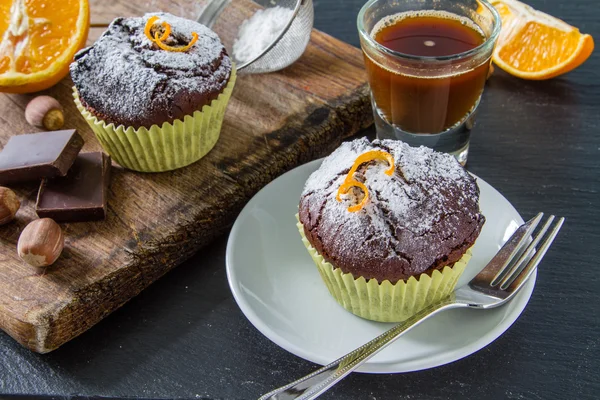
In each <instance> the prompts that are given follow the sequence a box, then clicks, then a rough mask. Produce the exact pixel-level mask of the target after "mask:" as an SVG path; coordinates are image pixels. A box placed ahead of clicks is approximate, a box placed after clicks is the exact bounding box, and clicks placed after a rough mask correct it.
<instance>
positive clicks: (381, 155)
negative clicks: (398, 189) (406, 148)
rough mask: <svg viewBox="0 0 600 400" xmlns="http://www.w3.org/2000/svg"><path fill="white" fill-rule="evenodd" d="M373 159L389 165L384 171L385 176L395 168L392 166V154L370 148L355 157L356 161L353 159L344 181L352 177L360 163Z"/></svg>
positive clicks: (390, 173)
mask: <svg viewBox="0 0 600 400" xmlns="http://www.w3.org/2000/svg"><path fill="white" fill-rule="evenodd" d="M373 160H382V161H387V162H388V164H389V166H390V167H389V168H388V169H387V170H386V171H385V174H386V175H387V176H392V174H393V173H394V169H395V168H396V167H395V166H394V157H392V155H391V154H390V153H388V152H387V151H382V150H371V151H367V152H366V153H362V154H361V155H360V156H358V157H356V161H354V165H353V166H352V168H351V169H350V172H348V176H347V177H346V181H348V180H350V179H352V175H354V173H355V172H356V170H357V169H358V168H359V167H360V166H361V165H363V164H364V163H367V162H369V161H373Z"/></svg>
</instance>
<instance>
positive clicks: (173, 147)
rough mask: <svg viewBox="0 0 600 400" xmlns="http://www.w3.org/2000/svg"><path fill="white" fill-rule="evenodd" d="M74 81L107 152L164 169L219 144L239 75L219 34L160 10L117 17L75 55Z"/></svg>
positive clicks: (127, 162) (143, 167) (137, 166)
mask: <svg viewBox="0 0 600 400" xmlns="http://www.w3.org/2000/svg"><path fill="white" fill-rule="evenodd" d="M71 78H72V79H73V82H74V84H75V91H74V95H75V98H76V103H77V105H78V108H79V110H80V111H81V112H82V114H83V115H84V117H85V118H86V120H87V121H88V123H89V124H90V126H91V127H92V129H93V130H94V132H95V133H96V135H97V137H98V139H99V140H100V142H101V144H102V145H103V147H105V149H106V151H107V152H108V153H110V154H111V155H112V156H113V157H114V159H115V160H116V161H117V162H118V163H119V164H121V165H123V166H125V167H127V168H130V169H134V170H138V171H152V172H156V171H164V170H170V169H175V168H179V167H182V166H185V165H188V164H190V163H192V162H194V161H197V160H198V159H199V158H201V157H202V156H204V155H205V154H206V153H207V152H208V151H209V150H210V149H211V148H212V147H213V146H214V144H215V143H216V141H217V139H218V136H219V132H220V128H221V123H222V120H223V115H224V111H225V108H226V106H227V103H228V101H229V98H230V95H231V91H232V90H233V86H234V83H235V78H236V74H235V66H234V65H233V63H232V61H231V59H230V58H229V56H228V55H227V51H226V50H225V47H224V46H223V44H222V43H221V41H220V40H219V37H218V36H217V34H216V33H214V32H213V31H211V30H210V29H208V28H207V27H205V26H204V25H201V24H199V23H197V22H194V21H190V20H187V19H184V18H179V17H176V16H174V15H171V14H167V13H155V14H146V15H144V16H143V17H139V18H116V19H115V20H114V21H113V22H112V23H111V24H110V26H109V27H108V29H107V31H106V32H104V33H103V34H102V36H101V37H100V38H99V39H98V41H96V43H94V45H92V46H90V47H88V48H86V49H83V50H81V51H80V52H79V53H78V54H77V55H76V56H75V61H74V62H73V63H72V64H71Z"/></svg>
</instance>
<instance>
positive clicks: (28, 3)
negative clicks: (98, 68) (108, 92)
mask: <svg viewBox="0 0 600 400" xmlns="http://www.w3.org/2000/svg"><path fill="white" fill-rule="evenodd" d="M89 28H90V7H89V4H88V0H52V1H48V0H0V38H1V41H0V91H2V92H9V93H30V92H37V91H40V90H44V89H47V88H49V87H50V86H52V85H54V84H56V83H57V82H58V81H60V80H61V79H62V78H64V77H65V75H67V74H68V73H69V64H70V63H71V61H72V60H73V56H74V55H75V53H76V52H77V51H78V50H79V49H81V48H82V47H83V46H84V45H85V41H86V39H87V34H88V31H89Z"/></svg>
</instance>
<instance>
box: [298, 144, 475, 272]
mask: <svg viewBox="0 0 600 400" xmlns="http://www.w3.org/2000/svg"><path fill="white" fill-rule="evenodd" d="M369 150H383V151H386V152H388V153H390V154H391V155H392V156H393V157H394V162H395V164H396V170H395V172H394V174H393V175H392V176H388V175H386V174H385V173H384V171H385V170H386V169H388V167H389V166H388V164H387V163H386V162H385V161H372V162H370V163H366V164H363V165H362V166H361V167H360V168H359V169H358V170H357V172H356V173H355V175H354V178H355V179H356V180H357V181H359V182H362V183H364V184H365V185H366V187H367V188H368V190H369V200H368V202H367V203H366V205H365V206H364V208H363V209H362V210H360V211H358V212H354V213H353V212H349V211H348V206H350V205H352V204H356V203H357V202H359V201H360V197H361V196H362V192H361V191H360V190H358V189H353V190H350V191H349V193H348V195H347V196H344V200H343V201H341V202H338V201H337V200H336V194H337V191H338V188H339V187H340V185H341V184H342V183H343V182H344V179H345V178H346V174H347V173H348V172H349V170H350V168H351V167H352V165H353V163H354V161H355V159H356V158H357V157H358V156H359V155H361V154H362V153H364V152H366V151H369ZM478 203H479V188H478V187H477V184H476V182H475V179H474V178H473V177H472V176H471V175H469V174H468V173H467V172H466V171H465V170H464V169H463V168H462V167H461V166H460V164H459V163H458V162H457V161H456V160H455V159H454V157H452V156H451V155H448V154H443V153H438V152H434V151H432V150H430V149H428V148H425V147H418V148H413V147H409V146H408V145H406V144H404V143H403V142H399V141H392V140H382V141H380V140H375V141H373V142H372V143H371V142H369V141H368V140H367V139H366V138H363V139H357V140H354V141H352V142H346V143H343V144H342V145H341V146H340V147H339V148H338V149H337V150H336V151H334V152H333V153H332V154H331V155H330V156H329V157H327V158H326V159H325V160H324V161H323V164H322V165H321V167H320V168H319V169H318V170H317V171H315V172H314V173H313V174H312V175H311V176H310V177H309V178H308V180H307V182H306V186H305V188H304V191H303V193H302V197H301V200H300V207H299V209H300V210H299V214H300V222H301V223H302V224H303V226H304V231H305V233H306V237H307V239H308V240H309V241H310V243H311V244H312V245H313V247H315V248H316V249H317V251H318V252H319V253H320V254H321V255H322V256H323V257H324V258H325V259H326V260H327V261H328V262H330V263H331V264H333V265H334V266H335V267H338V268H340V269H341V270H342V271H343V272H344V273H352V274H353V275H354V276H355V277H356V278H358V277H359V276H363V277H364V278H366V279H367V280H368V279H371V278H375V279H377V280H378V281H379V282H383V281H384V280H386V279H387V280H389V281H390V282H391V283H396V282H397V281H399V280H401V279H408V278H409V277H411V276H418V275H420V274H421V273H424V272H432V271H433V270H434V269H441V268H443V267H444V266H446V265H452V264H454V263H455V262H456V261H458V260H459V259H460V258H461V257H462V256H463V255H464V253H465V252H466V251H467V249H468V248H469V247H471V246H472V245H473V243H474V242H475V239H476V238H477V236H479V233H480V231H481V228H482V226H483V223H484V222H485V218H484V216H483V215H481V213H480V212H479V204H478Z"/></svg>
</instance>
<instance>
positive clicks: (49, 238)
mask: <svg viewBox="0 0 600 400" xmlns="http://www.w3.org/2000/svg"><path fill="white" fill-rule="evenodd" d="M64 245H65V238H64V236H63V232H62V230H61V229H60V226H58V224H57V223H56V222H54V220H52V219H50V218H42V219H36V220H35V221H33V222H30V223H29V225H27V226H26V227H25V229H23V232H21V236H20V237H19V243H18V244H17V249H18V252H19V257H21V259H22V260H23V261H25V262H26V263H27V264H29V265H31V266H34V267H46V266H48V265H51V264H54V262H55V261H56V260H57V259H58V257H59V256H60V253H61V252H62V250H63V247H64Z"/></svg>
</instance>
